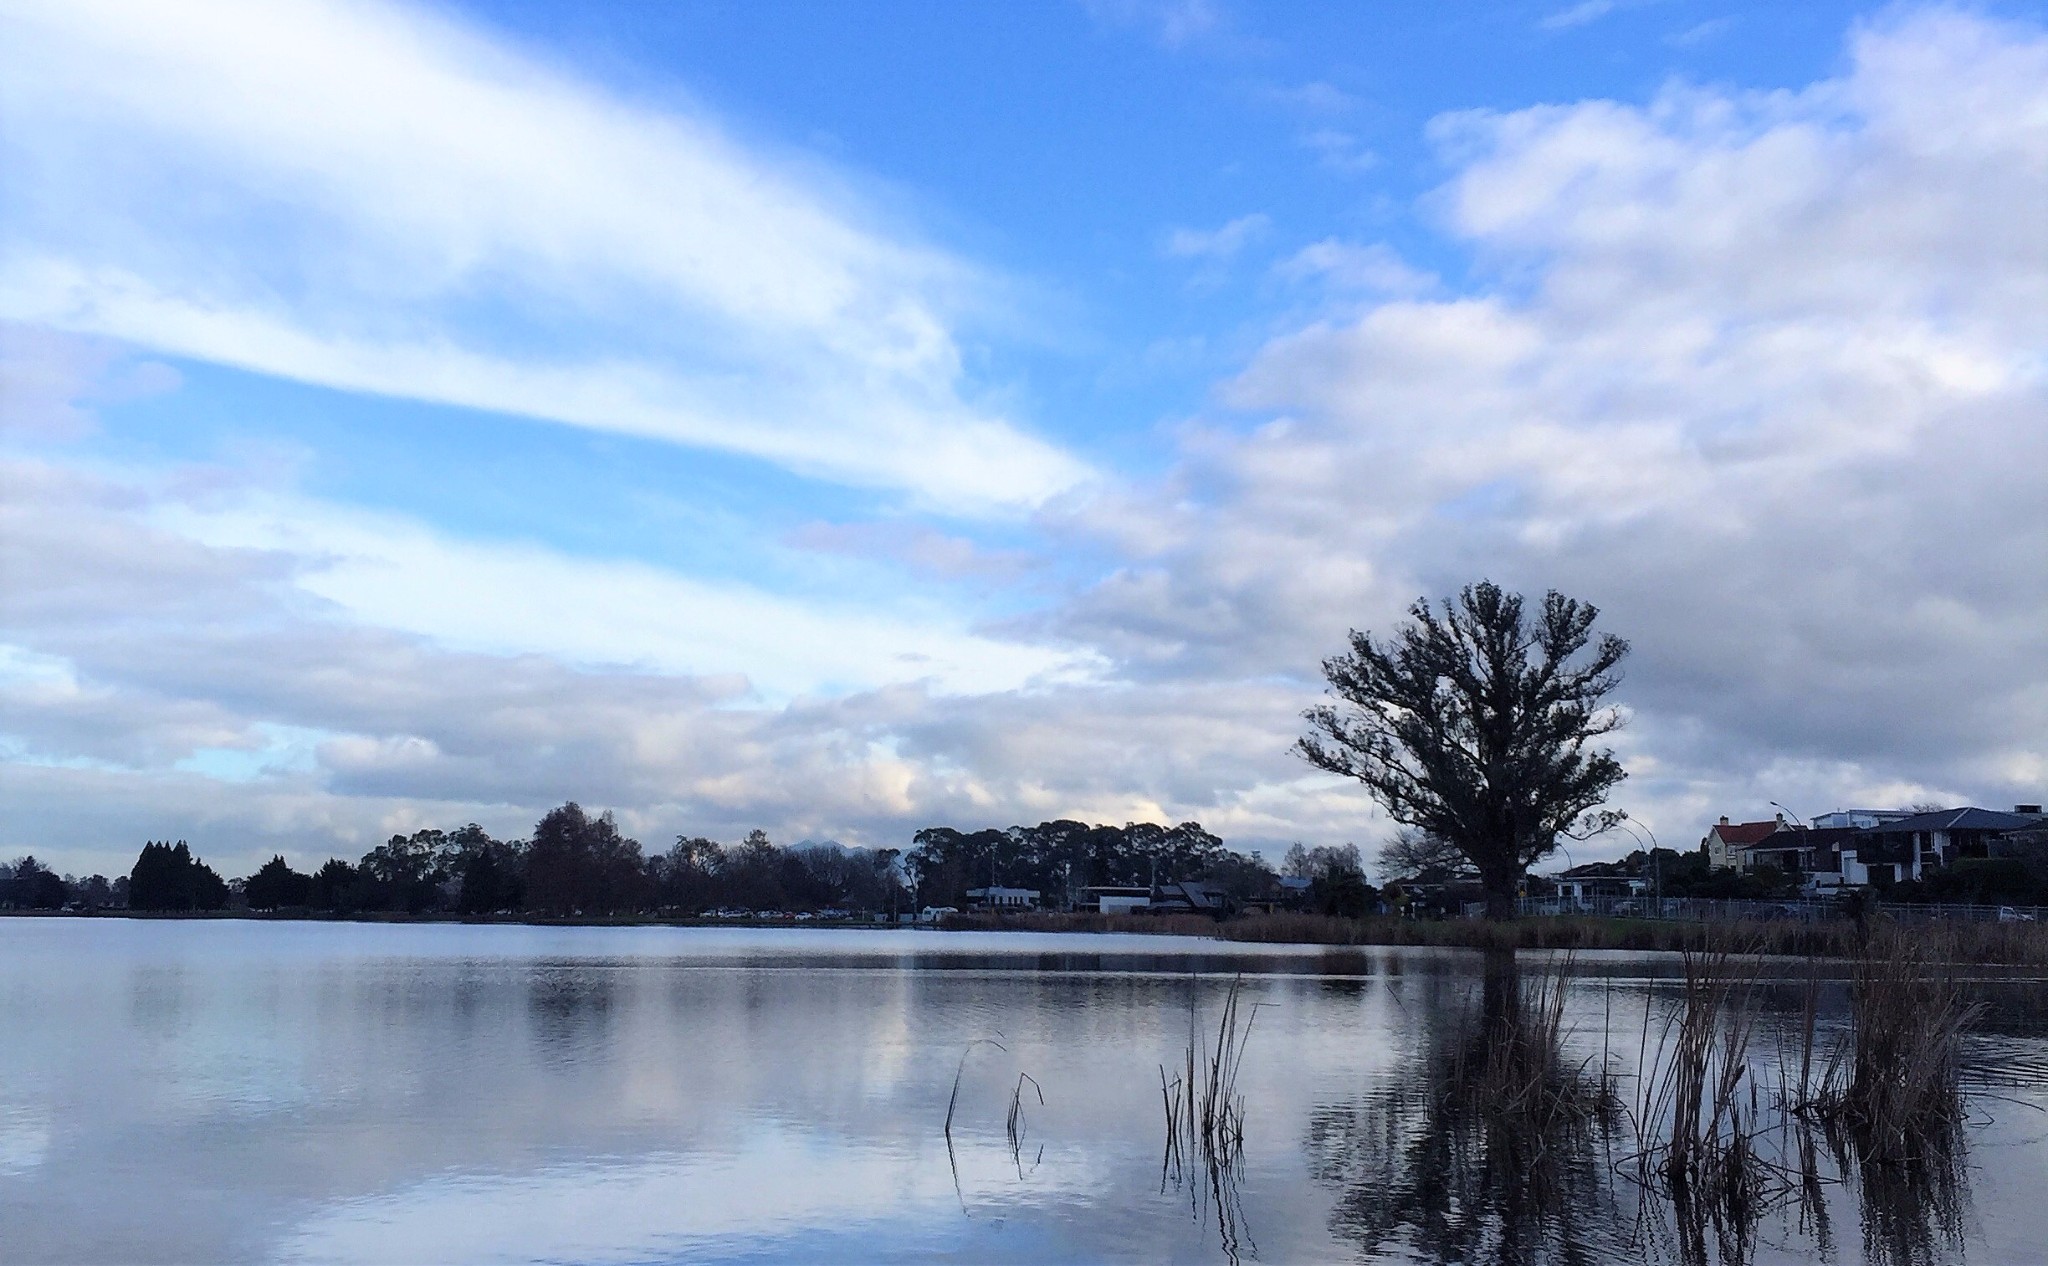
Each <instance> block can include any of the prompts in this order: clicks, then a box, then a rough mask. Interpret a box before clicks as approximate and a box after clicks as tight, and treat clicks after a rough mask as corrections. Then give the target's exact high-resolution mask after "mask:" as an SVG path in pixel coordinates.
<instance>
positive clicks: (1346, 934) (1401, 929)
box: [946, 913, 2048, 967]
mask: <svg viewBox="0 0 2048 1266" xmlns="http://www.w3.org/2000/svg"><path fill="white" fill-rule="evenodd" d="M946 926H947V927H948V928H957V929H963V930H964V929H987V930H1015V931H1033V932H1148V933H1152V934H1154V935H1160V934H1164V935H1168V936H1212V937H1216V938H1218V939H1221V940H1226V941H1251V942H1261V943H1266V944H1275V945H1279V944H1288V945H1390V946H1400V945H1427V946H1442V947H1446V948H1461V949H1533V950H1601V949H1611V950H1664V951H1672V952H1677V951H1694V952H1706V951H1711V950H1716V949H1721V948H1725V947H1727V946H1729V945H1741V946H1743V947H1745V948H1746V949H1748V950H1749V951H1750V952H1753V953H1761V954H1777V955H1789V956H1796V957H1807V958H1813V957H1820V958H1854V957H1857V956H1858V955H1859V954H1860V953H1861V951H1862V945H1863V940H1864V935H1865V934H1864V933H1862V932H1860V931H1859V930H1858V929H1857V926H1856V924H1855V923H1853V922H1851V921H1849V920H1846V919H1843V920H1836V921H1832V922H1826V923H1801V922H1795V921H1792V920H1758V921H1735V922H1721V923H1698V922H1686V921H1679V920H1665V919H1616V918H1604V917H1597V916H1592V915H1587V916H1569V915H1567V916H1555V917H1542V918H1529V919H1513V920H1509V921H1507V922H1503V923H1490V922H1487V921H1485V920H1483V919H1442V920H1411V919H1399V918H1394V917H1391V916H1374V917H1369V918H1363V919H1340V918H1335V917H1332V916H1330V915H1322V914H1295V913H1278V914H1248V915H1240V916H1238V917H1236V918H1231V919H1224V920H1221V921H1218V920H1215V919H1211V918H1209V917H1208V916H1206V915H1198V914H1164V915H1142V914H1109V915H1104V914H1046V913H1037V914H1016V915H958V916H954V917H951V918H949V919H947V921H946ZM1899 930H1900V932H1901V934H1902V935H1904V936H1906V937H1909V938H1911V937H1914V936H1916V935H1917V934H1921V933H1924V934H1925V935H1926V937H1927V938H1928V939H1930V940H1931V941H1938V942H1939V943H1940V944H1941V946H1942V948H1943V951H1944V954H1945V955H1947V956H1951V957H1952V958H1953V960H1954V961H1957V962H1962V963H1977V964H1984V965H2000V966H2020V967H2041V966H2048V927H2044V926H2043V925H2041V924H2035V923H1944V924H1939V925H1902V926H1901V927H1900V929H1899Z"/></svg>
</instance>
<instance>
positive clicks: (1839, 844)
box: [1707, 804, 2048, 887]
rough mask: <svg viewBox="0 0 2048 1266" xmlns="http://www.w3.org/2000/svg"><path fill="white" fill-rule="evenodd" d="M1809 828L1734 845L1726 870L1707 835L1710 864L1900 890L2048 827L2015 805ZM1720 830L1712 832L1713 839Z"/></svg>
mask: <svg viewBox="0 0 2048 1266" xmlns="http://www.w3.org/2000/svg"><path fill="white" fill-rule="evenodd" d="M1723 821H1724V822H1725V821H1726V820H1725V819H1723ZM1814 823H1815V825H1813V826H1811V827H1807V826H1789V825H1784V824H1783V823H1782V822H1781V823H1780V824H1779V826H1778V829H1777V830H1774V831H1772V832H1770V833H1769V834H1767V835H1765V836H1764V837H1763V838H1762V839H1759V840H1756V841H1753V842H1748V843H1743V844H1740V845H1732V844H1731V845H1730V846H1728V847H1727V848H1726V850H1725V854H1726V856H1727V857H1728V859H1729V860H1728V862H1727V863H1725V864H1724V863H1722V862H1721V861H1719V860H1718V859H1717V857H1716V854H1715V850H1714V848H1713V844H1712V841H1713V839H1714V838H1715V837H1714V832H1709V834H1708V837H1707V844H1708V857H1709V860H1711V861H1713V862H1714V864H1715V865H1716V866H1717V867H1724V868H1725V869H1730V870H1737V871H1751V870H1755V869H1757V868H1759V867H1764V866H1770V867H1773V868H1775V869H1777V870H1780V871H1783V872H1785V873H1786V874H1793V875H1806V876H1810V877H1812V879H1813V880H1814V881H1815V882H1817V883H1818V884H1819V885H1820V886H1833V885H1843V886H1849V887H1860V886H1862V885H1864V884H1869V883H1880V884H1882V883H1898V882H1904V881H1906V880H1913V879H1919V878H1921V877H1923V876H1924V875H1926V874H1928V873H1930V872H1932V871H1936V870H1942V869H1946V868H1947V867H1949V866H1952V865H1954V864H1955V863H1956V862H1957V861H1960V860H1964V859H1968V858H1983V857H1990V856H1994V855H1997V853H1998V851H2000V846H2001V844H2002V843H2003V842H2005V841H2007V840H2008V839H2016V838H2022V837H2026V836H2029V835H2031V834H2032V833H2034V832H2036V831H2038V830H2040V829H2041V828H2042V826H2043V825H2044V823H2048V817H2044V816H2043V815H2042V814H2041V812H2040V806H2039V805H2031V804H2023V805H2015V806H2014V811H2013V812H2011V813H2001V812H1999V811H1997V810H1994V809H1979V808H1974V807H1966V808H1960V809H1938V810H1935V811H1933V812H1928V813H1910V812H1906V811H1903V810H1891V809H1843V810H1837V811H1836V812H1834V813H1825V814H1822V815H1821V816H1820V817H1818V818H1815V819H1814ZM1742 825H1743V826H1750V825H1755V824H1751V823H1745V824H1742ZM1722 829H1723V828H1721V827H1718V826H1717V827H1716V828H1715V831H1721V830H1722ZM1737 834H1738V835H1739V834H1740V828H1737ZM1830 877H1832V878H1830Z"/></svg>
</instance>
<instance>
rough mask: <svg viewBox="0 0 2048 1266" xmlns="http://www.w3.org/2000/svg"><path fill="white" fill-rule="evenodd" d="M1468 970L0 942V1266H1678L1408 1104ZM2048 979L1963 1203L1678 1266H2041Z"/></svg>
mask: <svg viewBox="0 0 2048 1266" xmlns="http://www.w3.org/2000/svg"><path fill="white" fill-rule="evenodd" d="M1477 961H1478V960H1477V959H1476V957H1474V956H1469V955H1464V954H1458V953H1427V952H1418V951H1378V950H1375V951H1362V952H1361V951H1343V952H1333V951H1324V950H1319V949H1309V948H1301V949H1295V948H1271V947H1252V946H1233V945H1223V944H1217V943H1209V942H1197V941H1189V940H1182V939H1169V938H1152V937H1102V936H1039V935H1022V934H1007V935H1006V934H993V935H980V934H940V933H931V932H910V931H905V932H853V931H847V932H835V931H823V930H794V929H793V930H790V931H784V932H778V931H754V930H738V929H735V930H730V931H727V930H709V929H692V930H678V929H664V928H641V929H611V928H574V929H540V928H520V927H458V926H392V927H380V926H359V925H349V924H312V923H308V924H257V923H235V922H223V923H209V922H155V923H152V922H129V921H124V920H91V921H88V920H64V919H0V1261H5V1262H9V1263H18V1262H42V1261H52V1262H56V1261H64V1262H116V1261H118V1262H130V1261H135V1262H141V1261H178V1262H240V1261H282V1262H339V1261H386V1262H401V1261H403V1262H415V1261H433V1262H636V1263H637V1262H668V1261H760V1262H789V1261H803V1262H811V1261H871V1260H889V1261H923V1260H943V1261H975V1262H982V1261H1019V1262H1040V1261H1050V1262H1094V1261H1108V1262H1115V1261H1146V1262H1151V1261H1176V1262H1221V1261H1228V1260H1229V1259H1230V1257H1231V1256H1232V1255H1233V1254H1235V1255H1236V1256H1238V1257H1239V1258H1241V1259H1243V1260H1253V1259H1256V1260H1260V1261H1271V1262H1295V1261H1353V1260H1362V1261H1461V1260H1494V1259H1496V1258H1502V1259H1517V1260H1528V1261H1551V1260H1559V1261H1582V1262H1587V1263H1599V1264H1608V1263H1621V1262H1627V1263H1641V1262H1646V1261H1658V1260H1673V1261H1677V1260H1683V1259H1685V1258H1686V1257H1688V1255H1690V1256H1691V1257H1693V1258H1698V1257H1699V1256H1700V1255H1701V1252H1702V1248H1701V1245H1700V1244H1699V1243H1698V1242H1689V1241H1687V1240H1686V1239H1685V1237H1684V1236H1683V1235H1679V1234H1676V1233H1674V1232H1673V1230H1672V1229H1671V1227H1670V1226H1669V1225H1668V1219H1667V1218H1666V1217H1665V1216H1664V1214H1665V1211H1663V1210H1661V1209H1660V1208H1658V1207H1656V1206H1655V1205H1654V1202H1652V1204H1651V1205H1650V1206H1649V1207H1647V1208H1646V1207H1645V1202H1643V1201H1642V1199H1641V1197H1640V1195H1639V1194H1637V1193H1635V1190H1634V1188H1633V1187H1632V1186H1631V1185H1630V1184H1629V1183H1627V1182H1626V1181H1623V1180H1620V1179H1617V1178H1616V1177H1615V1167H1614V1165H1613V1164H1612V1160H1613V1157H1612V1156H1611V1154H1610V1153H1611V1149H1612V1140H1611V1139H1609V1140H1606V1141H1605V1142H1599V1141H1595V1142H1585V1141H1583V1140H1582V1141H1581V1144H1578V1145H1574V1146H1577V1147H1578V1149H1579V1150H1578V1151H1574V1152H1571V1154H1570V1155H1569V1156H1568V1157H1567V1159H1566V1162H1565V1163H1564V1164H1563V1165H1562V1167H1561V1168H1560V1169H1559V1171H1558V1173H1559V1174H1561V1175H1562V1177H1561V1178H1560V1177H1558V1176H1557V1175H1552V1176H1551V1177H1550V1178H1549V1179H1546V1180H1545V1184H1546V1185H1545V1187H1544V1189H1543V1190H1542V1191H1541V1192H1532V1190H1531V1188H1530V1185H1529V1182H1528V1180H1527V1176H1526V1175H1521V1174H1515V1173H1500V1172H1495V1171H1496V1170H1498V1169H1499V1168H1500V1167H1499V1166H1498V1165H1494V1166H1488V1165H1487V1164H1485V1163H1483V1161H1482V1159H1480V1158H1478V1157H1476V1156H1475V1154H1474V1151H1475V1149H1474V1143H1473V1139H1474V1136H1473V1135H1472V1133H1471V1132H1470V1131H1469V1130H1468V1129H1464V1128H1462V1127H1461V1126H1460V1124H1459V1123H1458V1122H1456V1121H1447V1120H1445V1119H1443V1116H1444V1114H1443V1112H1442V1110H1441V1109H1440V1107H1437V1106H1433V1105H1437V1104H1438V1099H1437V1098H1436V1097H1435V1096H1433V1094H1432V1091H1431V1087H1432V1085H1433V1082H1432V1078H1433V1077H1440V1076H1441V1073H1442V1062H1443V1052H1444V1051H1445V1049H1447V1048H1446V1042H1447V1040H1450V1039H1447V1036H1446V1035H1447V1034H1455V1032H1456V1031H1457V1026H1458V1024H1459V1023H1460V1021H1461V1019H1462V1018H1464V1017H1467V1016H1469V1015H1470V1013H1471V1010H1472V1006H1473V999H1474V996H1475V992H1476V990H1477V980H1478V972H1477ZM1576 971H1577V973H1578V975H1577V978H1576V981H1575V984H1574V985H1573V987H1572V991H1571V994H1570V1019H1571V1029H1572V1032H1571V1037H1570V1039H1569V1041H1570V1045H1571V1050H1572V1051H1573V1052H1574V1053H1575V1054H1576V1055H1578V1056H1580V1057H1583V1058H1586V1059H1590V1060H1592V1061H1594V1062H1595V1063H1596V1064H1597V1062H1598V1061H1599V1060H1600V1059H1601V1058H1603V1054H1604V1056H1605V1057H1606V1058H1609V1059H1611V1060H1615V1061H1621V1062H1627V1061H1630V1060H1633V1058H1634V1054H1635V1048H1636V1045H1637V1041H1638V1037H1639V1035H1640V1033H1641V1031H1642V1016H1643V1009H1644V1006H1645V1002H1646V998H1648V999H1651V1000H1652V1001H1651V1005H1653V1006H1658V1005H1661V1003H1658V1002H1656V1001H1655V999H1656V998H1658V997H1661V996H1665V995H1668V992H1669V985H1668V981H1667V980H1666V979H1665V978H1667V977H1668V976H1669V974H1670V966H1669V964H1668V963H1666V962H1660V961H1658V960H1656V959H1653V958H1648V957H1641V958H1637V957H1627V956H1611V957H1605V956H1589V957H1587V958H1584V959H1582V960H1580V962H1579V963H1578V964H1577V965H1576ZM1239 973H1242V974H1244V976H1245V978H1246V983H1245V986H1244V989H1245V996H1246V998H1247V1000H1249V1001H1257V1002H1259V1003H1260V1004H1262V1005H1261V1006H1260V1009H1259V1011H1258V1014H1257V1020H1256V1025H1255V1027H1254V1029H1253V1032H1252V1036H1251V1038H1250V1043H1249V1046H1248V1048H1247V1058H1246V1064H1245V1069H1244V1074H1243V1077H1242V1079H1241V1081H1240V1083H1239V1090H1240V1092H1241V1093H1242V1094H1243V1095H1244V1099H1245V1105H1246V1110H1247V1116H1248V1123H1247V1128H1246V1133H1245V1150H1244V1156H1243V1161H1242V1164H1241V1165H1240V1166H1239V1168H1238V1171H1237V1175H1236V1178H1237V1181H1236V1183H1235V1187H1234V1190H1230V1189H1227V1188H1226V1189H1221V1190H1219V1189H1218V1188H1216V1187H1214V1186H1212V1185H1211V1184H1210V1183H1209V1182H1207V1181H1206V1180H1203V1179H1200V1178H1196V1179H1192V1180H1191V1181H1189V1182H1186V1183H1181V1184H1176V1183H1175V1182H1174V1181H1172V1179H1171V1178H1170V1177H1168V1178H1166V1179H1165V1180H1164V1182H1162V1173H1161V1161H1162V1145H1163V1127H1162V1111H1161V1104H1160V1088H1159V1082H1160V1073H1159V1067H1160V1065H1161V1064H1167V1065H1172V1064H1174V1063H1176V1062H1178V1061H1184V1059H1185V1050H1186V1044H1187V1039H1188V1029H1189V1015H1190V1008H1191V1006H1192V1007H1194V1008H1195V1009H1196V1010H1197V1011H1198V1012H1199V1013H1200V1014H1201V1015H1203V1016H1204V1017H1213V1016H1214V1015H1215V1014H1216V1008H1217V1007H1218V1005H1219V1004H1220V1002H1221V1000H1222V997H1223V995H1224V994H1225V992H1226V991H1227V990H1228V989H1229V988H1230V982H1231V980H1232V978H1233V977H1234V976H1236V975H1238V974H1239ZM2041 992H2042V987H2041V986H2039V985H2037V984H2033V983H2028V982H2017V983H2006V984H2002V985H2000V986H1997V987H1995V988H1992V989H1990V990H1989V991H1988V992H1987V997H1989V998H1990V999H1991V1001H1992V1002H1993V1004H1994V1008H1993V1011H1992V1015H1991V1019H1990V1022H1989V1025H1988V1029H1987V1032H1986V1033H1985V1034H1984V1035H1983V1036H1982V1037H1981V1038H1979V1039H1978V1040H1977V1041H1976V1042H1975V1044H1974V1045H1973V1049H1972V1062H1973V1068H1974V1070H1975V1075H1976V1076H1977V1077H1978V1078H1979V1079H1980V1080H1986V1084H1985V1085H1983V1086H1982V1087H1980V1093H1979V1094H1978V1095H1977V1096H1976V1097H1975V1098H1974V1099H1973V1104H1974V1109H1975V1115H1976V1118H1977V1120H1976V1121H1975V1122H1974V1123H1973V1125H1972V1126H1971V1128H1970V1131H1969V1134H1968V1150H1967V1152H1966V1154H1965V1164H1964V1166H1963V1167H1962V1171H1961V1174H1960V1181H1945V1182H1943V1183H1941V1184H1937V1187H1936V1188H1935V1189H1923V1188H1915V1189H1914V1190H1912V1191H1910V1192H1908V1193H1907V1195H1906V1196H1905V1197H1904V1198H1897V1197H1894V1198H1890V1199H1889V1200H1888V1201H1886V1202H1879V1201H1876V1200H1875V1199H1867V1198H1865V1197H1864V1196H1863V1194H1862V1192H1861V1189H1860V1186H1859V1184H1857V1183H1855V1182H1853V1181H1852V1182H1831V1183H1829V1184H1828V1185H1827V1187H1826V1189H1825V1190H1824V1192H1823V1193H1822V1197H1821V1200H1820V1203H1819V1205H1818V1207H1817V1212H1816V1209H1815V1208H1807V1209H1805V1210H1803V1211H1802V1210H1800V1209H1797V1208H1795V1207H1794V1206H1793V1205H1792V1204H1790V1203H1787V1204H1783V1205H1780V1206H1778V1207H1776V1208H1775V1209H1773V1210H1769V1211H1766V1212H1765V1213H1764V1214H1763V1215H1762V1216H1761V1217H1759V1218H1758V1219H1757V1222H1756V1225H1755V1226H1754V1227H1753V1228H1751V1229H1750V1230H1749V1231H1748V1232H1747V1233H1746V1235H1745V1236H1744V1237H1738V1238H1739V1242H1736V1243H1733V1244H1730V1245H1727V1246H1725V1247H1724V1246H1723V1245H1722V1244H1721V1243H1720V1242H1719V1241H1718V1240H1716V1241H1714V1242H1712V1243H1709V1244H1707V1245H1706V1247H1705V1249H1704V1253H1705V1257H1706V1260H1715V1259H1716V1258H1719V1257H1722V1256H1724V1255H1728V1256H1738V1257H1742V1258H1744V1259H1746V1260H1753V1261H1756V1262H1760V1263H1775V1262H1795V1261H1797V1262H1805V1261H1814V1260H1833V1261H1841V1262H1862V1261H1865V1260H1878V1261H1923V1262H1963V1261H1968V1262H1977V1263H2006V1262H2011V1263H2021V1262H2040V1261H2043V1260H2048V1141H2044V1138H2048V1089H2044V1079H2043V1077H2042V1075H2041V1073H2042V1070H2043V1069H2044V1068H2048V1038H2044V1032H2048V1027H2044V1022H2043V1018H2042V1008H2041V1005H2040V1002H2039V999H2040V996H2041ZM983 1039H995V1040H997V1041H999V1042H1000V1043H1001V1047H1000V1048H998V1047H997V1046H995V1045H993V1044H990V1043H988V1042H985V1041H983ZM975 1043H979V1044H977V1045H972V1046H971V1048H970V1044H975ZM1603 1048H1604V1050H1603ZM963 1053H965V1063H964V1066H963V1064H962V1057H963ZM963 1067H964V1071H963V1072H961V1073H960V1081H959V1096H958V1101H957V1108H956V1115H955V1120H954V1125H953V1130H952V1141H951V1146H950V1148H949V1146H948V1141H947V1139H946V1137H945V1136H944V1134H943V1133H942V1130H941V1125H942V1122H943V1120H944V1118H945V1114H946V1108H947V1102H948V1097H949V1094H950V1092H951V1090H952V1087H953V1084H954V1078H955V1074H956V1070H960V1069H962V1068H963ZM1019 1073H1028V1074H1029V1075H1030V1076H1031V1077H1032V1078H1033V1079H1035V1080H1036V1082H1037V1083H1038V1084H1039V1085H1040V1086H1042V1087H1043V1089H1044V1095H1045V1102H1044V1104H1043V1106H1041V1105H1040V1104H1039V1103H1038V1101H1037V1098H1036V1096H1035V1095H1033V1094H1032V1093H1031V1092H1030V1090H1029V1089H1028V1087H1027V1088H1026V1090H1025V1092H1024V1093H1025V1096H1026V1097H1025V1099H1024V1109H1025V1112H1024V1118H1023V1122H1022V1137H1021V1139H1020V1140H1019V1141H1018V1143H1017V1145H1015V1146H1013V1145H1012V1141H1011V1138H1010V1134H1009V1131H1008V1130H1007V1128H1006V1117H1007V1114H1008V1110H1009V1106H1010V1102H1011V1096H1012V1092H1013V1090H1014V1089H1015V1088H1016V1087H1017V1086H1018V1084H1019V1081H1018V1075H1019ZM1992 1081H1995V1083H1996V1084H1995V1085H1994V1084H1989V1083H1990V1082H1992ZM1603 1147H1604V1148H1606V1149H1607V1151H1605V1152H1603V1151H1601V1150H1600V1149H1601V1148H1603ZM1566 1150H1567V1151H1570V1149H1566ZM1219 1201H1220V1202H1221V1204H1222V1205H1223V1207H1222V1208H1220V1209H1219V1207H1218V1206H1219ZM1880 1203H1882V1204H1883V1207H1873V1206H1874V1205H1878V1204H1880ZM1219 1213H1220V1214H1221V1215H1222V1217H1221V1219H1220V1220H1219Z"/></svg>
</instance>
